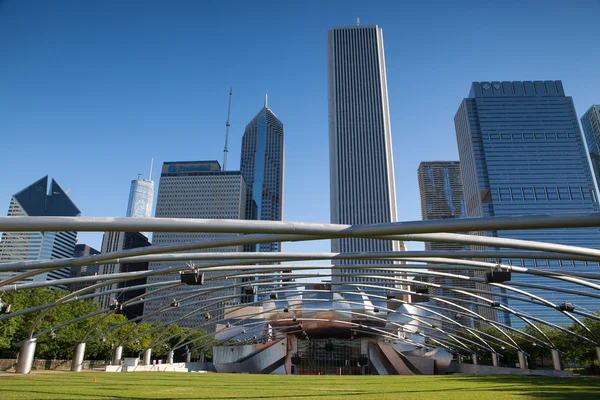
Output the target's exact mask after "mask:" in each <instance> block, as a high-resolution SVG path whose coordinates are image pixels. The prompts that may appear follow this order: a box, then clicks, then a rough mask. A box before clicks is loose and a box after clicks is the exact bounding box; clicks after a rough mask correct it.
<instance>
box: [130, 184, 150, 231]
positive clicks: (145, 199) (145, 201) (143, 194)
mask: <svg viewBox="0 0 600 400" xmlns="http://www.w3.org/2000/svg"><path fill="white" fill-rule="evenodd" d="M153 203H154V181H151V180H149V179H148V180H146V179H134V180H132V181H131V189H130V190H129V201H128V202H127V214H126V215H125V216H126V217H132V218H150V217H152V205H153ZM142 233H143V234H144V235H146V236H148V232H142Z"/></svg>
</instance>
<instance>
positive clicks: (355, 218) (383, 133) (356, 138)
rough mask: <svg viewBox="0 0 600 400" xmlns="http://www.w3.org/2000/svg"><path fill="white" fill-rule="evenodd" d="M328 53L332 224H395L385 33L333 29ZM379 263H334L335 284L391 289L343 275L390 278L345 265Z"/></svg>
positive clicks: (389, 247) (345, 242)
mask: <svg viewBox="0 0 600 400" xmlns="http://www.w3.org/2000/svg"><path fill="white" fill-rule="evenodd" d="M327 49H328V51H327V53H328V57H327V60H328V82H329V174H330V185H331V186H330V191H331V222H332V223H336V224H373V223H385V222H395V221H396V220H397V217H396V190H395V183H394V162H393V158H392V134H391V128H390V116H389V108H388V94H387V82H386V73H385V59H384V53H383V34H382V30H381V29H380V28H379V27H377V26H376V25H374V26H352V27H340V28H333V29H332V30H330V31H329V34H328V41H327ZM399 249H400V243H398V242H392V241H385V240H373V239H358V238H347V239H336V240H332V251H333V252H342V253H352V252H365V251H369V252H373V251H377V252H389V251H397V250H399ZM377 263H378V262H376V261H369V260H364V261H339V262H337V261H336V264H334V272H335V273H337V274H340V275H341V276H334V277H333V280H332V283H334V284H344V283H351V284H356V283H370V284H374V283H377V284H383V285H387V286H390V285H391V284H390V281H389V280H379V279H375V278H360V277H352V276H345V275H346V274H350V273H367V274H371V275H373V274H385V275H389V272H386V271H373V270H363V269H356V268H352V267H345V266H350V265H352V264H355V265H356V264H377ZM368 291H372V290H368Z"/></svg>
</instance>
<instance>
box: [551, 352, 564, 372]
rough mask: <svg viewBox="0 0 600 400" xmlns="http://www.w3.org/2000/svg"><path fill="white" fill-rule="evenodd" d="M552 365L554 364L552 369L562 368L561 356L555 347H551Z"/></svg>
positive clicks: (559, 369)
mask: <svg viewBox="0 0 600 400" xmlns="http://www.w3.org/2000/svg"><path fill="white" fill-rule="evenodd" d="M551 352H552V365H553V366H554V369H555V370H556V371H562V370H563V362H562V356H561V354H560V352H559V351H558V350H556V349H552V350H551Z"/></svg>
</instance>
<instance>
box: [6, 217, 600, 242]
mask: <svg viewBox="0 0 600 400" xmlns="http://www.w3.org/2000/svg"><path fill="white" fill-rule="evenodd" d="M599 226H600V213H598V212H592V213H579V214H568V215H519V216H508V217H484V218H456V219H442V220H424V221H406V222H390V223H381V224H371V225H354V226H353V225H342V224H322V223H308V222H284V221H256V220H227V219H220V220H214V219H183V218H124V217H122V218H112V217H111V218H107V217H0V231H2V232H38V231H44V232H62V231H75V232H186V233H198V232H205V233H233V234H240V233H244V234H249V233H272V234H277V233H280V234H290V233H292V234H304V235H336V236H338V237H363V236H366V237H369V236H382V235H398V234H411V233H412V234H418V233H436V232H469V231H481V230H486V231H495V230H506V229H510V230H520V229H550V228H585V227H599Z"/></svg>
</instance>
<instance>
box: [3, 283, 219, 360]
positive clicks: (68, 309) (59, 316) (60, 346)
mask: <svg viewBox="0 0 600 400" xmlns="http://www.w3.org/2000/svg"><path fill="white" fill-rule="evenodd" d="M67 294H68V292H67V291H64V290H59V289H50V288H37V289H30V290H20V291H15V292H7V293H3V294H2V297H1V299H2V301H3V302H5V303H7V304H10V305H11V312H12V313H14V312H16V311H19V310H24V309H28V308H31V307H35V306H38V305H43V304H48V303H55V302H56V301H57V300H59V299H61V298H63V297H64V296H66V295H67ZM98 311H100V306H99V305H98V304H97V303H95V302H93V301H92V300H75V301H69V302H65V303H62V304H60V305H58V306H56V307H54V308H53V309H52V310H51V311H50V312H49V313H48V314H47V315H45V316H44V317H43V318H42V319H41V320H40V322H39V324H38V325H37V326H36V328H35V330H34V332H33V334H34V335H35V334H38V333H40V332H43V331H45V330H48V329H50V328H52V327H55V326H57V325H60V324H62V323H65V322H67V321H70V320H72V319H74V318H77V317H82V316H86V315H90V316H89V317H87V318H84V319H81V320H80V321H77V322H75V323H70V324H68V325H65V326H62V327H60V328H58V329H55V330H53V331H51V332H50V333H47V334H43V335H40V336H39V337H38V338H37V346H36V357H37V358H46V359H70V358H72V357H73V351H74V349H75V346H77V345H78V344H79V343H80V342H81V341H82V340H83V338H84V337H85V338H86V343H87V344H86V352H85V354H86V358H87V359H95V360H102V359H107V358H109V357H110V356H111V350H112V349H113V348H115V347H116V346H118V345H120V344H121V343H122V342H123V341H125V340H126V339H128V338H133V337H135V336H137V335H139V334H142V333H143V332H144V331H147V330H149V329H151V328H153V327H154V326H155V325H153V324H150V323H147V322H141V323H137V324H136V323H134V322H132V323H128V324H124V325H123V326H120V327H118V328H116V329H112V330H109V331H107V332H105V333H103V334H102V335H101V337H96V338H93V339H92V340H87V339H88V338H92V337H94V336H95V335H96V334H97V333H99V332H102V331H104V330H106V329H108V328H110V327H114V326H117V325H119V324H122V323H124V322H126V321H127V318H126V317H125V316H124V315H117V314H110V315H106V314H105V313H97V314H96V315H93V314H94V313H95V312H98ZM41 313H42V311H41V310H36V311H33V312H29V313H26V314H22V315H15V316H10V317H9V318H7V319H4V320H2V321H0V355H1V356H2V357H16V355H17V354H18V352H19V343H21V342H22V341H23V340H26V339H27V338H29V337H30V335H31V330H32V326H33V324H34V323H35V321H36V319H37V318H38V317H39V316H40V314H41ZM9 315H10V314H9ZM184 330H185V329H184V328H181V327H179V326H178V325H176V324H172V325H170V326H168V329H166V330H165V329H163V328H159V329H156V330H153V331H152V332H149V333H147V334H145V335H143V336H140V337H139V338H137V339H136V340H133V341H131V342H130V343H127V344H126V345H125V346H124V349H123V355H124V356H131V357H137V356H139V355H141V353H142V352H143V351H144V350H145V349H146V348H147V347H148V346H150V345H151V344H152V343H153V342H154V341H155V340H156V339H160V338H167V337H169V336H171V335H174V334H177V333H180V332H183V331H184ZM193 334H194V335H197V336H198V337H199V336H203V335H205V334H206V332H205V331H201V330H198V331H194V333H193ZM178 341H179V337H178V336H176V337H173V338H171V339H170V340H168V341H167V342H166V343H165V344H164V345H162V344H161V345H159V346H156V347H153V348H152V352H153V355H155V356H157V357H164V356H166V354H167V352H168V351H169V350H170V349H171V348H172V347H173V346H175V345H176V344H177V343H178ZM207 342H208V339H207Z"/></svg>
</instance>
